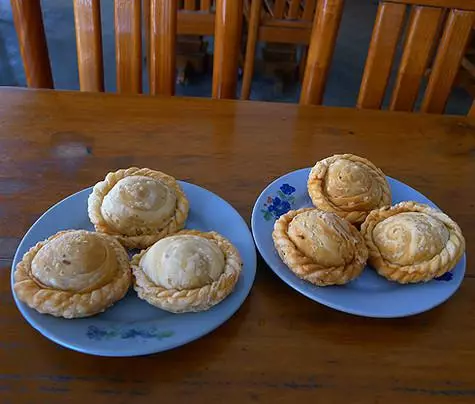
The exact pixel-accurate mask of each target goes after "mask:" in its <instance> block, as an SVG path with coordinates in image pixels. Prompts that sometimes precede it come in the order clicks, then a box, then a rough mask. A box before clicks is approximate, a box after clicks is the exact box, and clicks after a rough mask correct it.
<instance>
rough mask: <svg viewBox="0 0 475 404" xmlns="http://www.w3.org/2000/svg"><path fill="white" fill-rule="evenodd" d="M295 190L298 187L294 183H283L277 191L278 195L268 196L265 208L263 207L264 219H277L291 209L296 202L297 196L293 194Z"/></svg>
mask: <svg viewBox="0 0 475 404" xmlns="http://www.w3.org/2000/svg"><path fill="white" fill-rule="evenodd" d="M295 191H296V189H295V187H293V186H292V185H290V184H283V185H281V187H280V188H279V190H278V191H277V196H274V197H272V196H269V197H267V201H266V203H264V208H263V209H261V212H262V213H263V215H264V219H265V220H266V221H269V220H271V219H274V220H276V219H278V218H279V217H281V216H282V215H284V214H286V213H287V212H288V211H289V210H291V209H292V207H293V206H294V204H295V196H293V194H294V193H295Z"/></svg>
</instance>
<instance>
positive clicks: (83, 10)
mask: <svg viewBox="0 0 475 404" xmlns="http://www.w3.org/2000/svg"><path fill="white" fill-rule="evenodd" d="M73 4H74V23H75V26H76V46H77V52H78V70H79V86H80V88H81V91H104V65H103V59H102V28H101V3H100V1H99V0H74V2H73Z"/></svg>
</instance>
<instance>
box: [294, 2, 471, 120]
mask: <svg viewBox="0 0 475 404" xmlns="http://www.w3.org/2000/svg"><path fill="white" fill-rule="evenodd" d="M342 10H343V0H322V1H319V4H318V11H317V14H316V16H315V20H314V26H313V30H312V38H311V43H310V49H309V56H308V62H307V66H306V69H305V75H304V80H303V85H302V93H301V97H300V103H301V104H320V103H321V102H322V98H323V92H324V87H325V82H326V78H327V73H328V67H329V65H330V62H331V58H332V52H333V49H332V48H333V47H334V45H335V39H336V32H337V30H338V24H339V21H340V18H341V13H342ZM474 23H475V2H467V1H464V0H391V1H381V2H380V3H379V6H378V12H377V16H376V21H375V25H374V28H373V34H372V37H371V43H370V46H369V51H368V56H367V59H366V65H365V68H364V72H363V77H362V81H361V86H360V91H359V95H358V101H357V107H359V108H373V109H378V108H381V105H382V103H383V100H384V96H385V94H386V90H387V87H388V82H389V78H390V75H391V70H392V68H393V63H394V59H395V55H396V50H397V47H398V45H399V42H400V39H401V36H402V34H403V31H404V26H405V25H406V29H405V36H404V41H403V43H402V56H401V61H400V64H399V66H398V70H397V74H396V81H395V84H394V88H393V90H392V94H391V100H390V104H389V109H390V110H394V111H412V110H413V109H414V106H415V103H416V100H417V97H418V94H419V90H420V87H421V83H422V79H423V77H424V75H425V74H426V72H427V69H428V66H429V65H430V64H432V67H431V69H430V74H429V77H428V83H427V87H426V89H425V93H424V97H423V100H422V105H421V111H423V112H430V113H443V112H444V110H445V106H446V103H447V99H448V97H449V94H450V92H451V90H452V86H453V83H454V80H455V77H456V74H457V72H458V70H459V67H460V63H461V61H462V58H463V55H464V51H465V47H466V44H467V42H468V39H469V36H470V33H471V29H472V26H473V24H474Z"/></svg>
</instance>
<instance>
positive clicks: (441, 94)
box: [421, 10, 475, 113]
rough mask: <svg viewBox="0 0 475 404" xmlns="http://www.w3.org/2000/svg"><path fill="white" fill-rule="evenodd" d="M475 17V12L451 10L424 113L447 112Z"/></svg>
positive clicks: (431, 78) (425, 101) (435, 63)
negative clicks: (449, 98)
mask: <svg viewBox="0 0 475 404" xmlns="http://www.w3.org/2000/svg"><path fill="white" fill-rule="evenodd" d="M474 18H475V12H473V11H462V10H451V11H450V13H449V15H448V17H447V22H446V24H445V29H444V33H443V35H442V39H441V41H440V44H439V47H438V49H437V55H436V57H435V60H434V64H433V66H432V72H431V74H430V77H429V82H428V84H427V88H426V92H425V94H424V99H423V100H422V106H421V110H422V111H423V112H431V113H443V112H444V110H445V106H446V104H447V99H448V97H449V94H450V91H451V90H452V86H453V83H454V80H455V76H456V75H457V72H458V70H459V67H460V63H461V61H462V58H463V55H464V52H465V47H466V44H467V41H468V39H469V36H470V34H471V31H472V28H473V24H474Z"/></svg>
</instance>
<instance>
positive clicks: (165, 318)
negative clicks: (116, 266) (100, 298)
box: [12, 182, 256, 356]
mask: <svg viewBox="0 0 475 404" xmlns="http://www.w3.org/2000/svg"><path fill="white" fill-rule="evenodd" d="M180 185H181V186H182V188H183V190H184V192H185V194H186V196H187V198H188V200H189V201H190V214H189V216H188V220H187V223H186V227H187V228H190V229H197V230H201V231H211V230H214V231H217V232H219V233H221V234H223V235H224V236H225V237H227V238H228V239H229V240H230V241H231V242H232V243H233V244H234V245H235V246H236V247H237V248H238V250H239V253H240V254H241V258H242V260H243V262H244V266H243V271H242V273H241V277H240V278H239V281H238V283H237V285H236V288H235V289H234V291H233V293H231V295H229V296H228V297H227V298H226V299H224V300H223V301H222V302H221V303H219V304H218V305H216V306H214V307H213V308H211V309H210V310H208V311H205V312H201V313H185V314H172V313H169V312H166V311H163V310H160V309H158V308H156V307H153V306H151V305H149V304H148V303H146V302H145V301H143V300H140V299H139V298H138V297H137V295H136V293H135V292H134V291H133V290H132V289H131V290H130V291H129V292H128V294H127V296H126V297H125V298H124V299H122V300H121V301H120V302H118V303H116V304H115V305H114V306H113V307H111V308H110V309H108V310H107V311H105V312H104V313H101V314H99V315H96V316H93V317H89V318H84V319H74V320H66V319H61V318H56V317H53V316H50V315H47V314H40V313H38V312H37V311H35V310H33V309H30V308H29V307H28V306H27V305H25V304H24V303H22V302H20V301H19V300H18V299H17V298H16V296H15V294H13V295H14V298H15V302H16V304H17V306H18V308H19V310H20V312H21V313H22V314H23V316H24V317H25V319H26V320H27V321H28V322H29V323H30V324H31V325H32V326H33V327H34V328H36V329H37V330H38V331H39V332H40V333H41V334H43V335H44V336H45V337H47V338H49V339H51V340H52V341H54V342H56V343H58V344H60V345H63V346H65V347H67V348H70V349H74V350H76V351H80V352H84V353H88V354H93V355H102V356H136V355H146V354H151V353H155V352H161V351H166V350H168V349H172V348H175V347H178V346H180V345H184V344H186V343H188V342H191V341H193V340H195V339H197V338H200V337H202V336H203V335H205V334H208V333H209V332H211V331H213V330H214V329H215V328H217V327H219V326H220V325H221V324H223V323H224V322H225V321H226V320H228V319H229V318H230V317H231V316H232V315H233V314H234V313H235V312H236V311H237V310H238V309H239V307H240V306H241V304H242V303H243V302H244V300H245V299H246V297H247V295H248V294H249V291H250V290H251V287H252V284H253V282H254V276H255V274H256V250H255V247H254V242H253V240H252V236H251V233H250V231H249V229H248V226H247V224H246V222H245V221H244V220H243V219H242V217H241V216H240V215H239V213H238V212H237V211H236V210H235V209H234V208H233V207H232V206H231V205H230V204H229V203H227V202H226V201H224V200H223V199H221V198H220V197H218V196H217V195H215V194H213V193H212V192H209V191H207V190H205V189H203V188H201V187H198V186H196V185H192V184H188V183H186V182H180ZM91 190H92V188H88V189H85V190H83V191H80V192H78V193H76V194H74V195H71V196H69V197H68V198H66V199H64V200H62V201H61V202H59V203H58V204H56V205H55V206H53V207H52V208H50V209H49V210H48V211H47V212H46V213H45V214H44V215H43V216H41V217H40V218H39V219H38V221H37V222H36V223H35V224H34V225H33V226H32V227H31V228H30V230H29V231H28V233H26V235H25V237H24V238H23V240H22V241H21V243H20V245H19V247H18V249H17V251H16V254H15V258H14V260H13V268H15V267H16V264H17V263H18V262H19V261H20V259H21V258H22V257H23V254H24V253H25V252H27V251H28V250H29V248H30V247H32V246H33V245H35V244H36V243H37V242H38V241H40V240H44V239H46V238H48V237H49V236H51V235H52V234H54V233H56V232H58V231H60V230H65V229H86V230H93V226H92V224H91V223H90V221H89V218H88V215H87V198H88V196H89V194H90V193H91ZM12 283H13V271H12Z"/></svg>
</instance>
